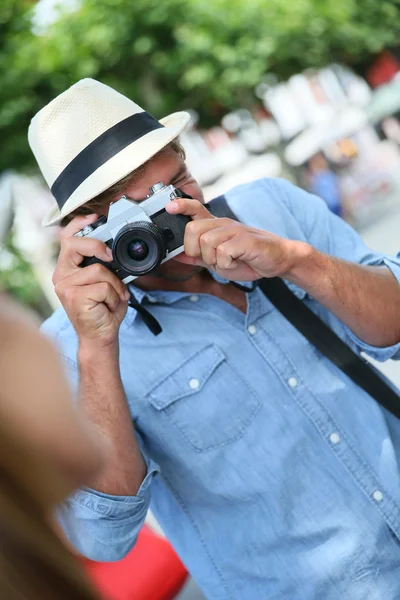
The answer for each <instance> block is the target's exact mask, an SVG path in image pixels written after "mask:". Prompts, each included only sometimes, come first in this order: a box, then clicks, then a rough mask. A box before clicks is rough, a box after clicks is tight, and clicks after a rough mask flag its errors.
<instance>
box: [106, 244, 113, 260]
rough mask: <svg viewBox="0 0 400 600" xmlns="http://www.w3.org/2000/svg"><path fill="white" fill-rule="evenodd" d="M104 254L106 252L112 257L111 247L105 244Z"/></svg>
mask: <svg viewBox="0 0 400 600" xmlns="http://www.w3.org/2000/svg"><path fill="white" fill-rule="evenodd" d="M106 254H107V255H108V256H109V257H110V258H112V252H111V248H109V247H108V246H107V248H106Z"/></svg>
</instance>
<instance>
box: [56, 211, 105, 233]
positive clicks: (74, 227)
mask: <svg viewBox="0 0 400 600" xmlns="http://www.w3.org/2000/svg"><path fill="white" fill-rule="evenodd" d="M98 218H99V215H95V214H92V215H85V216H82V217H75V218H74V219H72V221H71V222H70V223H68V225H66V226H65V227H63V228H62V229H61V233H60V237H61V238H62V239H63V238H65V237H71V236H72V235H75V233H78V231H80V230H81V229H83V228H84V227H86V226H87V225H91V224H92V223H94V222H95V221H97V219H98Z"/></svg>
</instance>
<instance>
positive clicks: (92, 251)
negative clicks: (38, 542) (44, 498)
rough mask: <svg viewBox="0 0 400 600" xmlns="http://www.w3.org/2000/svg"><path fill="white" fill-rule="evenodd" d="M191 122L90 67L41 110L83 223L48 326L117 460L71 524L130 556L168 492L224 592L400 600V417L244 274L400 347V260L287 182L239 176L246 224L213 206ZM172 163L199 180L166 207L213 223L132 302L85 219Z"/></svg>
mask: <svg viewBox="0 0 400 600" xmlns="http://www.w3.org/2000/svg"><path fill="white" fill-rule="evenodd" d="M186 123H187V116H186V115H185V113H175V114H174V115H171V116H169V117H167V118H166V119H163V120H162V121H161V122H158V121H156V120H155V119H154V118H153V117H151V116H150V115H148V113H145V112H143V111H142V109H141V108H140V107H138V106H137V105H136V104H135V103H134V102H132V101H130V100H128V99H127V98H125V97H123V96H121V95H120V94H118V93H117V92H115V91H114V90H112V89H111V88H109V87H107V86H104V85H102V84H100V83H98V82H96V81H93V80H83V81H81V82H78V83H77V84H76V85H75V86H72V87H71V88H70V89H69V90H67V91H66V92H64V94H61V96H59V97H58V98H56V99H55V100H53V101H52V102H51V103H50V104H49V105H48V106H46V107H45V108H44V109H42V111H40V112H39V113H38V115H37V116H36V117H35V118H34V119H33V122H32V124H31V127H30V133H29V139H30V143H31V146H32V149H33V151H34V153H35V155H36V157H37V160H38V163H39V166H40V167H41V169H42V172H43V174H44V176H45V177H46V180H47V182H48V184H49V186H50V187H51V188H52V191H53V194H54V195H55V197H56V199H57V202H58V207H55V208H54V210H52V212H51V214H50V215H49V216H48V218H47V219H46V224H52V223H57V222H60V221H62V220H63V221H64V223H65V222H66V221H67V220H68V219H72V220H71V221H70V223H69V224H67V225H66V226H65V228H64V229H63V233H62V243H61V253H60V258H59V261H58V265H57V268H56V271H55V274H54V283H55V286H56V291H57V294H58V296H59V298H60V300H61V302H62V304H63V307H64V310H59V311H57V312H56V313H55V314H54V315H53V316H52V317H51V319H49V321H48V322H47V323H46V324H45V326H44V328H45V331H47V333H48V334H49V335H50V336H51V337H53V338H54V339H55V340H56V341H57V343H58V345H59V348H60V352H61V355H62V356H63V358H64V361H65V363H66V366H67V367H68V369H69V371H70V374H71V380H72V381H73V382H74V384H75V387H76V388H78V384H79V402H80V403H81V404H82V405H83V406H84V408H85V411H86V413H87V415H88V416H89V418H90V420H91V421H92V422H93V423H95V424H96V425H97V427H98V429H99V430H100V431H101V432H102V434H103V436H104V437H105V438H107V440H108V442H109V444H110V445H111V447H112V457H111V458H109V460H108V462H107V465H106V467H105V468H104V469H103V471H102V473H101V475H100V476H99V477H97V478H96V479H94V480H93V482H92V483H91V487H90V488H84V489H82V490H81V491H79V492H78V493H76V494H75V495H74V496H73V497H72V498H71V501H70V510H71V512H72V513H73V514H74V516H75V518H76V519H78V520H79V527H78V528H77V529H76V530H75V531H74V532H73V533H74V536H73V538H74V539H73V540H72V541H73V542H74V544H75V545H76V547H77V549H78V550H79V551H80V552H83V553H84V554H86V555H87V556H89V557H90V558H92V559H94V560H108V561H112V560H118V559H119V558H121V557H122V556H124V554H126V553H127V552H128V551H129V550H130V549H131V548H132V546H133V545H134V543H135V539H136V536H137V533H138V531H139V529H140V527H141V525H142V523H143V520H144V519H145V516H146V512H147V509H148V507H149V503H150V494H151V496H152V503H151V507H152V510H153V512H154V514H155V516H156V517H157V519H158V520H159V522H160V524H161V526H162V527H163V529H164V531H165V532H166V534H167V536H168V538H169V539H170V540H171V542H172V543H173V545H174V547H175V548H176V550H177V552H178V553H179V555H180V556H181V557H182V559H183V561H184V562H185V564H186V565H187V567H188V568H189V570H190V571H191V573H192V575H193V576H194V578H195V579H196V580H197V581H198V582H199V584H200V586H201V587H202V589H203V590H204V593H205V594H206V596H207V597H208V598H211V599H212V600H228V599H229V600H233V599H235V600H237V599H240V600H242V599H244V600H264V599H266V598H277V599H278V598H279V600H283V599H291V600H292V599H303V598H304V599H307V600H310V599H318V600H322V599H323V600H329V599H331V598H332V599H333V598H335V599H336V598H337V597H340V598H342V599H348V600H366V599H367V598H368V599H369V600H372V599H376V600H377V599H378V598H379V599H381V598H387V599H390V600H395V599H396V598H397V599H398V598H399V597H400V577H399V568H400V475H399V460H400V424H399V422H398V421H397V420H396V419H395V417H393V416H392V415H391V414H389V413H387V412H385V411H384V410H383V409H381V408H380V407H379V405H378V404H377V403H376V402H375V401H374V400H373V399H372V398H371V397H369V396H368V394H367V393H366V392H364V391H363V390H361V389H360V388H359V387H357V386H356V385H355V384H353V383H352V381H351V380H349V379H348V378H347V377H346V376H345V375H343V373H342V372H341V371H340V370H339V369H337V368H336V367H335V366H334V365H333V364H331V363H330V362H329V361H328V359H326V358H325V357H324V356H322V355H321V354H320V353H319V352H318V351H317V350H316V349H314V347H312V346H311V344H309V343H308V341H307V340H306V339H305V338H304V337H303V336H302V335H301V334H300V333H298V332H297V331H296V330H295V329H294V328H293V327H292V325H290V324H289V323H288V322H287V321H286V320H285V319H284V317H282V316H281V315H280V314H279V313H278V312H277V310H276V309H275V308H274V307H273V306H272V304H271V303H270V302H269V301H268V300H267V299H266V298H265V297H264V296H263V294H262V292H261V291H260V290H259V289H258V288H255V289H253V290H252V286H251V284H249V283H247V284H245V285H248V286H249V288H248V291H247V292H246V291H244V290H243V287H242V289H240V288H238V287H236V286H234V285H232V284H230V283H229V282H228V280H235V281H237V282H252V281H254V280H256V279H259V278H261V277H272V276H280V277H282V278H284V280H285V281H286V282H287V285H288V286H289V287H290V288H291V289H292V290H293V291H294V292H295V294H296V295H297V296H298V297H300V298H302V300H303V301H304V302H305V303H306V304H307V305H308V306H309V307H311V308H312V310H314V311H315V312H316V313H317V314H318V315H320V316H321V318H322V319H323V320H324V321H325V322H326V323H328V324H329V325H330V327H331V328H332V329H334V330H335V331H336V332H337V333H338V335H340V337H341V338H342V339H343V340H345V341H346V342H347V343H348V344H349V345H350V346H351V347H352V348H353V349H354V350H356V351H357V352H361V351H364V352H366V353H368V354H369V355H370V356H373V357H374V358H376V359H378V360H382V361H383V360H387V359H389V358H396V357H397V358H399V356H400V343H399V342H400V319H399V314H400V286H399V283H398V280H400V262H399V260H396V259H395V258H389V257H384V256H382V255H380V254H378V253H375V252H373V251H371V250H369V249H368V248H366V247H365V246H364V244H363V243H362V241H361V240H360V238H359V237H358V235H357V234H356V233H355V232H354V231H353V230H352V229H351V228H350V227H349V226H348V225H347V224H345V223H344V222H342V221H341V220H340V219H338V218H337V217H336V216H334V215H332V214H331V213H330V212H329V210H328V208H327V207H326V204H325V202H323V201H322V200H319V199H318V198H316V197H314V196H310V195H309V194H307V193H306V192H304V191H301V190H299V189H297V188H295V187H294V186H292V185H291V184H289V183H287V182H285V181H280V180H261V181H257V182H254V183H251V184H248V185H244V186H240V187H238V188H235V189H233V190H231V191H230V192H228V193H227V196H226V197H227V200H228V203H229V206H230V207H231V209H232V210H233V211H234V212H235V214H236V215H237V216H238V218H239V219H240V221H241V222H240V223H237V222H235V221H232V220H230V219H225V218H224V219H215V218H211V215H210V213H209V212H208V210H207V208H206V207H205V206H204V205H203V204H202V202H203V196H202V193H201V190H200V189H199V187H198V185H197V183H196V181H195V180H194V179H193V178H192V177H191V175H190V173H189V172H188V170H187V168H186V166H185V162H184V159H183V156H182V153H181V152H180V149H179V146H178V145H177V144H176V141H175V140H176V137H177V135H178V134H179V133H180V131H182V129H183V128H184V127H185V125H186ZM158 181H162V182H163V183H164V184H166V185H168V184H173V185H174V186H175V187H177V188H180V189H181V190H182V191H183V192H185V193H186V194H187V195H189V196H192V197H193V198H194V199H193V200H190V199H187V198H182V199H178V200H174V201H172V202H170V203H169V205H168V209H167V210H168V212H169V213H170V214H184V215H188V216H190V217H192V219H193V221H192V222H191V223H189V224H188V225H187V227H186V231H185V240H184V244H185V254H182V255H180V256H179V258H178V259H177V260H169V261H167V262H166V263H165V264H163V265H162V267H161V268H159V269H158V270H157V272H155V273H152V274H150V275H146V276H144V277H141V278H139V279H136V280H134V285H130V286H129V289H130V292H131V294H132V295H133V296H134V299H135V302H136V305H137V306H138V310H134V309H133V308H127V301H128V296H129V293H128V290H127V289H126V287H125V285H124V284H123V283H122V282H121V281H120V280H119V279H118V278H117V277H116V276H115V275H114V274H113V273H111V272H110V271H109V270H107V269H106V268H105V267H104V266H103V265H100V264H95V265H91V266H88V267H85V268H83V269H82V268H80V266H79V265H80V263H81V261H82V260H83V257H85V256H96V257H97V258H98V259H100V260H102V261H103V262H107V261H110V260H111V256H110V254H111V252H110V250H109V249H108V248H107V247H106V246H105V245H104V244H103V243H102V242H100V241H98V240H94V239H91V238H87V237H86V238H81V237H74V234H75V233H76V232H78V231H79V230H80V229H82V227H84V226H85V225H87V224H90V223H92V222H93V221H94V220H95V219H97V218H98V216H99V215H107V213H108V207H109V204H110V202H111V201H116V200H118V198H120V196H121V195H122V194H125V195H126V196H127V197H128V198H130V199H132V200H134V201H137V202H140V201H142V200H143V199H145V198H146V196H147V194H148V193H149V187H150V186H152V185H153V184H155V183H157V182H158ZM94 212H96V214H95V215H94V214H90V213H94ZM79 213H81V216H76V215H79ZM86 213H89V215H88V214H86ZM73 217H74V218H73ZM143 310H146V311H148V312H150V313H151V314H152V316H153V317H155V318H156V319H157V320H158V321H159V323H160V324H161V326H162V329H163V331H162V333H161V334H160V335H158V336H155V335H154V334H153V333H152V332H151V331H150V330H149V328H148V327H147V326H146V323H145V321H144V320H143V319H142V318H141V316H140V312H142V313H143ZM66 530H67V534H68V533H69V532H68V527H67V526H66ZM132 576H134V574H132Z"/></svg>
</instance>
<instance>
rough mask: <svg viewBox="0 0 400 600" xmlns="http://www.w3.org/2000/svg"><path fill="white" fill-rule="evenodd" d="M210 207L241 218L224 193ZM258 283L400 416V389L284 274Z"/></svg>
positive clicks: (318, 345) (319, 345)
mask: <svg viewBox="0 0 400 600" xmlns="http://www.w3.org/2000/svg"><path fill="white" fill-rule="evenodd" d="M207 208H208V209H209V210H210V212H211V213H212V214H213V215H214V216H216V217H228V218H230V219H234V220H235V221H238V220H239V219H238V218H237V217H236V215H235V214H234V213H233V212H232V210H231V209H230V208H229V206H228V203H227V201H226V199H225V196H219V197H218V198H215V199H214V200H212V201H211V202H210V203H209V204H207ZM257 286H258V287H259V288H260V289H261V291H262V292H263V294H264V295H265V296H266V297H267V298H268V300H269V301H270V302H271V303H272V304H273V305H274V306H275V308H276V309H277V310H278V311H279V312H280V313H281V314H282V315H283V316H284V317H285V318H286V319H287V320H288V321H289V322H290V323H291V324H292V325H293V326H294V327H295V328H296V329H297V331H299V332H300V333H301V334H302V335H303V336H304V337H305V338H306V339H307V340H308V341H309V342H310V343H311V344H313V346H315V348H317V350H319V351H320V352H321V353H322V354H323V355H324V356H326V357H327V358H328V359H329V360H330V361H331V362H332V363H333V364H334V365H336V366H337V367H338V368H339V369H340V370H341V371H342V372H343V373H344V374H345V375H346V376H347V377H349V378H350V379H351V380H352V381H353V382H354V383H355V384H356V385H357V386H359V387H360V388H362V389H363V390H364V391H365V392H367V393H368V394H369V395H370V396H371V397H372V398H374V399H375V400H376V401H377V402H378V404H380V405H381V406H383V408H385V409H386V410H388V411H389V412H391V413H392V414H393V415H395V416H396V417H397V418H398V419H400V394H399V392H398V391H396V389H395V388H394V387H392V386H391V384H389V383H388V382H386V381H385V379H383V377H382V376H381V375H380V374H379V372H378V371H377V370H376V369H375V368H373V367H372V365H370V364H369V363H368V362H367V361H365V360H363V359H362V358H361V357H360V356H358V355H357V354H356V353H355V352H353V351H352V350H351V348H350V347H349V346H348V345H347V344H346V343H345V342H344V341H343V340H342V339H341V338H340V337H339V336H338V335H336V333H334V331H332V329H331V328H330V327H329V326H328V325H326V324H325V323H324V322H323V321H322V320H321V319H320V318H319V317H317V315H316V314H315V313H314V312H313V311H312V310H311V309H309V308H308V307H307V306H306V305H305V304H304V302H302V300H300V299H299V298H297V296H296V295H295V294H293V292H291V291H290V289H289V288H288V287H287V285H286V284H285V283H284V282H283V280H282V279H281V278H279V277H272V278H263V279H260V280H258V281H257Z"/></svg>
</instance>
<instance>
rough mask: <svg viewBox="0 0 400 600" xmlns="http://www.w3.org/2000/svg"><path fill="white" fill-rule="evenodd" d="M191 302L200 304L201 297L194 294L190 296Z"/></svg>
mask: <svg viewBox="0 0 400 600" xmlns="http://www.w3.org/2000/svg"><path fill="white" fill-rule="evenodd" d="M189 300H190V302H198V301H199V300H200V296H198V295H197V294H193V295H192V296H190V298H189Z"/></svg>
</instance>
